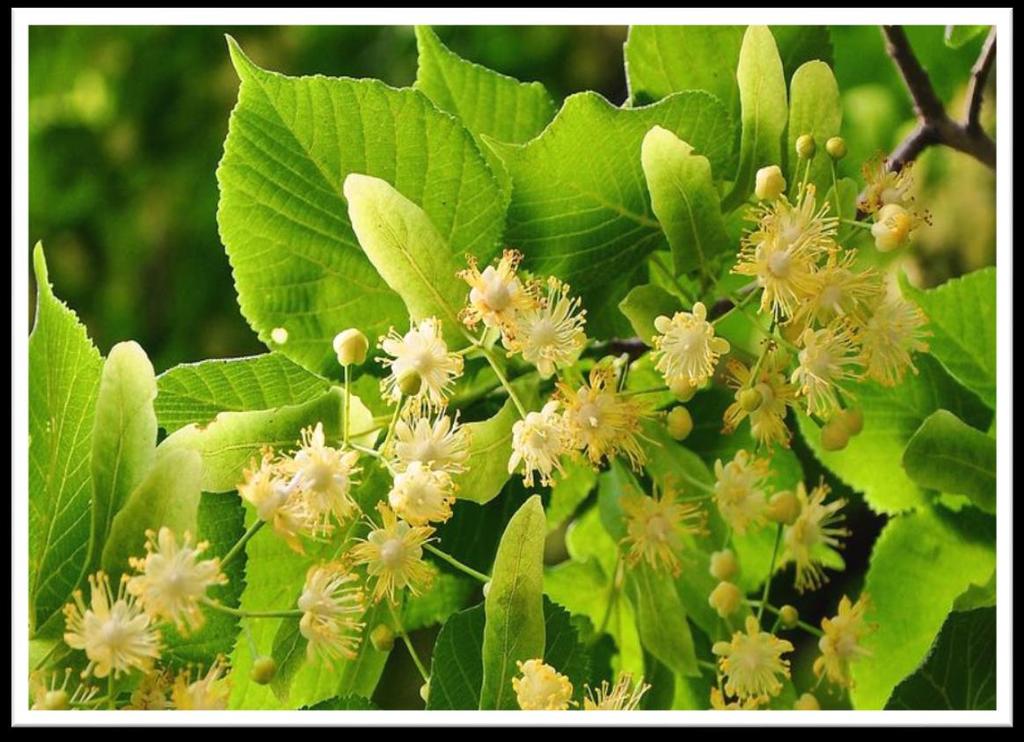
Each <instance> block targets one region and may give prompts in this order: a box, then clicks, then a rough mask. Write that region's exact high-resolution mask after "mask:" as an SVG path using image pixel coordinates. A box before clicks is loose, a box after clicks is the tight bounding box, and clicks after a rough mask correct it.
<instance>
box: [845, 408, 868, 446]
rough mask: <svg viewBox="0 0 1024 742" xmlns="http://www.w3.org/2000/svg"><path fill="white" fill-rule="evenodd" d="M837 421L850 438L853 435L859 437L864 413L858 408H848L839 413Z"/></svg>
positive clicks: (862, 428)
mask: <svg viewBox="0 0 1024 742" xmlns="http://www.w3.org/2000/svg"><path fill="white" fill-rule="evenodd" d="M839 419H840V420H841V421H842V424H843V427H845V428H846V432H847V433H849V434H850V437H851V438H852V437H853V436H855V435H860V432H861V431H862V430H864V412H863V411H862V410H861V409H860V408H859V407H850V408H849V409H846V410H843V411H842V412H840V413H839Z"/></svg>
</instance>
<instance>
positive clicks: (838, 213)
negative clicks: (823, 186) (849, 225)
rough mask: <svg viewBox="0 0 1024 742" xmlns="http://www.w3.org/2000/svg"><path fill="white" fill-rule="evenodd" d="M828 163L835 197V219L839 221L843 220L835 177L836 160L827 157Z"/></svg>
mask: <svg viewBox="0 0 1024 742" xmlns="http://www.w3.org/2000/svg"><path fill="white" fill-rule="evenodd" d="M828 161H829V165H830V166H831V168H832V193H834V194H835V197H836V219H838V220H839V221H840V222H841V221H843V214H842V206H841V205H840V203H839V179H838V178H837V177H836V161H835V160H834V159H832V158H831V157H829V158H828Z"/></svg>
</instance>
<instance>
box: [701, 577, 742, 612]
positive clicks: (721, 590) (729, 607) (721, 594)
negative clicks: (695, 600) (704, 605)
mask: <svg viewBox="0 0 1024 742" xmlns="http://www.w3.org/2000/svg"><path fill="white" fill-rule="evenodd" d="M742 601H743V593H741V592H740V589H739V588H738V587H736V586H735V585H733V584H732V583H731V582H719V583H718V586H717V587H715V589H714V590H712V591H711V595H710V596H709V597H708V604H709V605H710V606H711V607H712V608H714V609H715V612H716V613H718V615H719V616H721V617H722V618H726V617H727V616H731V615H732V614H733V613H735V612H736V609H737V608H739V607H740V603H741V602H742Z"/></svg>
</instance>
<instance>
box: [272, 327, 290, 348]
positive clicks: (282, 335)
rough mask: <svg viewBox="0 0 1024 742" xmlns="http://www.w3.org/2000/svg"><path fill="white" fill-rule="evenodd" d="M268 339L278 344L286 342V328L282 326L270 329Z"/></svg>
mask: <svg viewBox="0 0 1024 742" xmlns="http://www.w3.org/2000/svg"><path fill="white" fill-rule="evenodd" d="M270 339H271V340H273V341H274V342H275V343H276V344H278V345H284V344H285V343H287V342H288V330H286V329H284V328H283V327H275V328H274V329H273V330H271V331H270Z"/></svg>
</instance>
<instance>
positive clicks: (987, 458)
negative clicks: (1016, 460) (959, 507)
mask: <svg viewBox="0 0 1024 742" xmlns="http://www.w3.org/2000/svg"><path fill="white" fill-rule="evenodd" d="M903 468H904V469H906V471H907V475H908V476H909V477H910V478H911V479H912V480H914V482H915V483H916V484H917V485H918V486H920V487H924V488H926V489H933V490H938V491H940V492H945V493H949V494H955V495H967V496H968V497H970V498H971V501H972V502H973V503H974V504H975V505H977V506H978V507H979V508H981V509H982V510H984V511H985V512H986V513H993V514H994V513H995V512H996V440H995V438H992V437H990V436H987V435H985V434H984V433H982V432H981V431H980V430H977V429H975V428H972V427H971V426H970V425H967V424H965V423H964V422H963V421H962V420H960V418H958V417H957V416H956V415H954V414H952V413H951V412H947V411H946V410H939V411H938V412H935V413H934V414H932V415H930V416H929V417H928V419H926V420H925V421H924V422H923V423H922V424H921V427H920V428H918V430H917V432H916V433H914V436H913V437H912V438H911V439H910V441H909V442H908V443H907V447H906V449H905V450H904V451H903Z"/></svg>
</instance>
